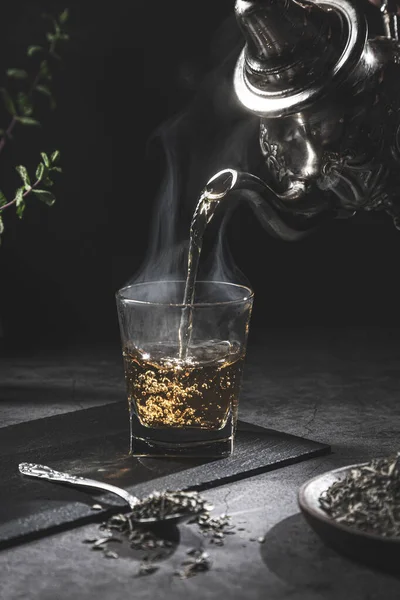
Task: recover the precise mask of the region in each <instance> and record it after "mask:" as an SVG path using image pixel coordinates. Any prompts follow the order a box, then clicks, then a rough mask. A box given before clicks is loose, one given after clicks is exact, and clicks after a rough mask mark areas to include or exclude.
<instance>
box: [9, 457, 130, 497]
mask: <svg viewBox="0 0 400 600" xmlns="http://www.w3.org/2000/svg"><path fill="white" fill-rule="evenodd" d="M18 469H19V472H20V473H22V474H23V475H28V476H29V477H38V478H39V479H47V480H48V481H54V482H55V483H67V484H69V485H76V486H82V487H88V488H94V489H97V490H102V491H103V492H110V493H111V494H115V495H116V496H119V497H120V498H122V499H123V500H125V502H127V503H128V504H129V506H130V507H131V508H134V506H135V505H136V504H138V503H139V502H140V500H139V499H138V498H135V496H132V495H131V494H129V492H127V491H126V490H123V489H121V488H119V487H116V486H115V485H110V484H108V483H103V482H102V481H96V480H94V479H86V478H85V477H78V476H77V475H70V474H69V473H61V472H60V471H54V470H53V469H51V468H50V467H46V466H45V465H36V464H34V463H20V464H19V465H18Z"/></svg>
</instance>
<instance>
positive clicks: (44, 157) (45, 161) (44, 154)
mask: <svg viewBox="0 0 400 600" xmlns="http://www.w3.org/2000/svg"><path fill="white" fill-rule="evenodd" d="M40 156H41V157H42V160H43V162H44V164H45V165H46V167H50V159H49V157H48V156H47V154H46V152H41V153H40Z"/></svg>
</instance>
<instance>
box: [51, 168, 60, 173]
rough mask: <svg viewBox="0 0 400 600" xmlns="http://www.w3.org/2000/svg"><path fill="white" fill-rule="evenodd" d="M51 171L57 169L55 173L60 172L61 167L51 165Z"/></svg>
mask: <svg viewBox="0 0 400 600" xmlns="http://www.w3.org/2000/svg"><path fill="white" fill-rule="evenodd" d="M51 170H52V171H57V173H62V168H61V167H51Z"/></svg>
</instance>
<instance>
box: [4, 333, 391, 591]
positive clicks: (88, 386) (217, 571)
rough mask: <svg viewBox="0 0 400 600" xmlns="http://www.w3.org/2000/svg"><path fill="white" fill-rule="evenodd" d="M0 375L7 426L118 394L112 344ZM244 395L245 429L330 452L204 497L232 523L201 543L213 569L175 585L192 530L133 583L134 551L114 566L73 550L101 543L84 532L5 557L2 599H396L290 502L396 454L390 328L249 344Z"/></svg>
mask: <svg viewBox="0 0 400 600" xmlns="http://www.w3.org/2000/svg"><path fill="white" fill-rule="evenodd" d="M0 375H1V377H0V420H1V426H3V427H5V426H8V425H13V424H16V423H21V422H24V421H27V420H33V419H38V418H42V417H45V416H51V415H54V414H59V413H61V412H69V411H75V410H80V409H82V408H86V407H89V406H95V405H100V404H105V403H109V402H114V401H118V400H121V399H122V398H123V396H124V383H123V373H122V364H121V361H120V356H119V353H118V349H117V347H115V348H97V349H96V350H95V351H93V350H91V349H87V348H86V349H85V348H80V349H73V348H65V349H64V350H63V351H57V352H54V351H53V352H50V351H49V352H40V353H39V352H38V353H37V354H35V356H27V357H18V358H17V357H10V358H6V357H5V358H3V359H2V360H1V363H0ZM244 387H245V389H246V411H248V414H249V413H250V414H251V415H252V422H253V423H255V424H259V425H262V426H264V427H270V428H273V429H277V430H281V431H286V432H288V433H292V434H295V435H300V436H306V437H309V438H311V439H315V440H318V441H322V442H326V443H329V444H331V445H332V449H333V453H332V454H331V455H329V456H325V457H320V458H316V459H311V460H308V461H306V462H303V463H299V464H296V465H292V466H288V467H284V468H282V469H279V470H277V471H274V472H271V473H264V474H262V475H259V476H256V477H251V478H249V479H245V480H243V481H238V482H235V483H231V484H229V485H226V486H222V487H219V488H215V489H213V490H209V491H207V497H208V498H209V499H210V500H211V501H212V503H213V504H214V505H215V511H214V512H215V514H219V513H223V512H225V511H226V510H228V512H229V514H230V515H231V516H232V521H233V522H234V523H235V524H236V525H237V531H236V534H235V535H231V536H227V539H226V542H225V545H224V546H221V547H219V546H215V545H212V544H210V543H209V541H208V540H206V539H205V540H203V541H204V545H205V548H206V549H207V551H208V552H209V555H210V558H211V560H212V563H213V566H212V569H211V570H210V571H208V572H206V573H200V574H199V575H197V576H196V577H193V578H190V579H180V578H179V577H176V576H174V575H173V572H174V570H176V569H179V568H180V565H181V563H182V561H183V560H185V557H187V554H186V553H187V551H188V550H189V549H190V548H192V547H194V546H197V545H198V544H199V543H200V542H201V541H202V540H201V539H200V536H199V533H198V531H197V530H196V529H193V526H190V525H184V526H181V527H180V544H179V546H178V547H177V549H176V551H175V552H174V553H173V554H172V556H170V558H168V560H165V561H163V562H161V563H160V565H161V566H160V569H159V570H158V571H157V572H156V573H154V574H152V575H148V576H142V577H137V573H138V566H139V562H138V560H137V557H135V556H134V555H133V554H131V553H130V552H125V553H121V555H120V557H119V558H118V559H116V560H112V559H107V558H105V557H104V556H103V554H102V553H98V552H94V551H92V550H91V549H90V546H88V545H87V544H84V543H83V540H84V539H86V538H91V537H96V536H98V533H99V532H98V526H97V525H86V526H83V527H79V528H76V529H73V530H69V531H65V532H62V533H58V534H55V535H52V536H49V537H46V538H44V539H40V540H36V541H33V542H29V543H26V544H23V545H20V546H16V547H13V548H9V549H6V550H3V551H1V552H0V572H1V574H2V575H1V583H0V598H1V599H2V600H11V599H12V600H16V599H19V598H21V599H22V598H34V599H36V598H38V599H39V598H40V599H41V600H47V599H48V600H50V599H51V600H53V599H54V598H57V600H64V599H67V598H79V599H80V600H86V599H89V598H93V597H97V598H100V599H102V598H107V599H108V598H110V599H116V600H119V599H121V600H122V599H123V600H125V599H126V598H130V597H134V598H135V599H141V598H166V599H169V598H171V599H172V598H184V597H187V596H188V595H190V598H194V599H196V598H199V599H205V598H217V597H218V598H220V597H221V596H224V597H226V598H234V599H236V598H237V599H242V598H249V599H252V598H254V599H255V598H268V599H272V600H274V599H285V598H290V599H291V600H292V599H295V600H297V599H302V600H303V599H304V600H319V599H327V600H336V599H337V600H339V599H343V598H349V599H350V598H351V600H374V599H380V598H382V599H385V600H392V599H393V600H394V599H396V600H398V598H399V597H400V581H399V580H398V579H396V578H395V577H392V576H389V575H384V574H381V573H378V572H376V571H374V570H372V569H370V568H367V567H364V566H362V565H358V564H355V563H353V562H351V561H350V560H348V559H346V558H344V557H341V556H339V555H338V554H337V553H336V552H334V551H333V550H330V549H329V548H327V547H326V546H325V545H324V544H323V543H322V542H321V541H320V540H319V538H318V537H317V536H316V535H315V534H314V533H313V532H312V531H311V530H310V528H309V526H308V525H307V524H306V523H305V521H304V519H303V517H302V516H301V515H300V513H299V509H298V506H297V499H296V497H297V490H298V488H299V486H300V485H301V484H302V483H303V482H304V481H306V480H307V479H309V478H310V477H313V476H315V475H317V474H318V473H322V472H324V471H327V470H329V469H331V468H335V467H339V466H342V465H346V464H352V463H354V462H359V461H362V460H368V459H369V458H372V457H374V456H382V455H384V454H386V453H389V452H391V451H394V450H397V449H398V433H399V425H400V408H399V398H400V331H399V330H389V329H386V330H377V329H367V328H365V329H362V328H359V329H352V330H349V329H347V330H346V329H336V330H333V329H311V330H306V329H297V330H273V329H271V330H267V331H265V332H263V334H262V335H261V334H260V335H259V334H258V333H257V335H253V338H252V339H251V340H250V344H249V351H248V357H247V364H246V370H245V380H244ZM0 435H1V430H0ZM2 492H3V493H4V492H5V490H4V489H3V490H2ZM259 537H265V541H264V542H263V543H260V542H259V541H258V538H259Z"/></svg>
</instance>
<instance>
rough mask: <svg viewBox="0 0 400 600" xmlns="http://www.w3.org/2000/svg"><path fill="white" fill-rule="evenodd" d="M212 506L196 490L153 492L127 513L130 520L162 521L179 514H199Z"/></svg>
mask: <svg viewBox="0 0 400 600" xmlns="http://www.w3.org/2000/svg"><path fill="white" fill-rule="evenodd" d="M211 508H212V507H211V506H209V505H208V504H207V501H206V500H205V499H204V498H203V497H202V496H200V494H198V493H197V492H182V491H177V492H171V491H168V490H167V491H166V492H153V493H152V494H150V495H149V496H147V498H144V499H143V500H141V501H140V502H139V503H138V504H137V505H136V506H135V507H134V508H133V510H132V512H131V513H130V514H129V518H130V520H131V521H141V522H145V521H153V520H156V521H162V520H163V519H171V518H174V517H179V516H180V515H183V516H187V517H190V516H191V515H200V514H202V513H205V512H206V511H207V510H210V509H211Z"/></svg>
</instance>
